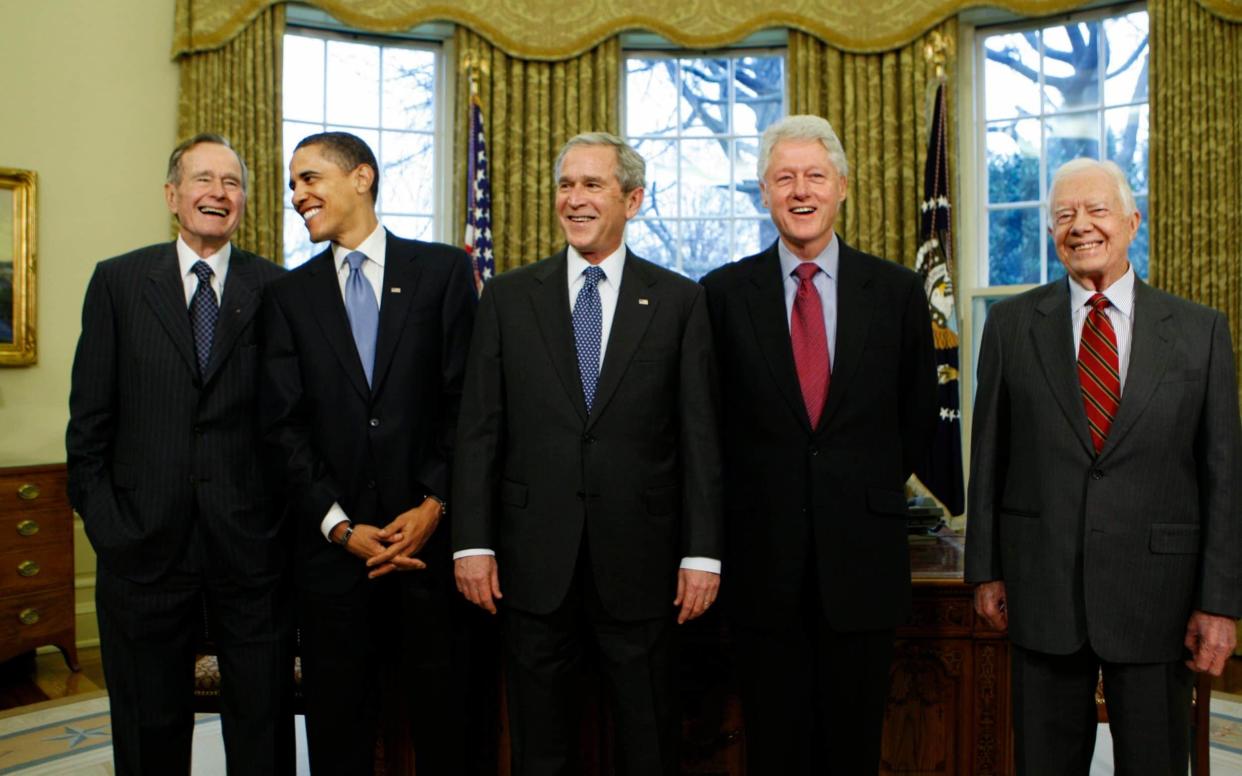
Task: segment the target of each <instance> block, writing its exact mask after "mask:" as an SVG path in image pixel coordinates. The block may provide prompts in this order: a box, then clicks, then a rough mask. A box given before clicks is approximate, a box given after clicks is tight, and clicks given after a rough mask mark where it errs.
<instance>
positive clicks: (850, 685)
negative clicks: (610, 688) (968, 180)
mask: <svg viewBox="0 0 1242 776" xmlns="http://www.w3.org/2000/svg"><path fill="white" fill-rule="evenodd" d="M758 172H759V178H760V190H761V191H762V194H763V202H764V204H765V205H766V206H767V207H768V209H769V210H770V211H771V215H772V221H773V223H775V224H776V228H777V231H778V232H779V233H780V239H779V240H777V241H776V242H775V243H773V244H772V245H771V246H769V247H768V248H767V249H766V250H765V251H763V252H762V253H759V254H757V255H755V256H749V257H747V258H744V259H742V260H740V261H738V262H735V263H733V264H729V265H727V266H725V267H721V268H720V269H717V270H716V271H714V272H712V273H711V274H709V275H708V276H707V277H705V278H704V279H703V285H704V286H705V287H706V288H707V301H708V310H709V312H710V313H711V317H712V324H713V333H714V336H715V337H716V345H717V354H718V358H717V360H718V362H719V363H720V368H721V372H722V377H721V389H722V394H723V396H722V398H723V403H722V407H723V411H722V412H721V421H722V428H723V432H724V433H723V439H722V441H723V453H724V460H725V465H724V472H725V476H724V487H725V501H724V503H725V560H724V569H726V572H725V575H724V577H723V580H724V583H723V584H724V587H723V591H722V596H723V598H724V600H725V601H726V607H727V609H728V611H729V613H730V615H731V617H732V625H733V631H732V633H733V637H734V641H735V644H736V646H737V650H738V667H739V669H740V676H741V680H742V703H743V706H744V711H745V714H746V754H747V759H748V769H747V770H748V772H749V773H760V774H781V775H782V776H802V775H803V774H808V773H840V774H851V775H853V774H861V773H875V772H876V770H877V769H878V764H879V758H880V735H881V729H882V725H883V719H884V706H885V701H886V699H887V693H888V673H889V664H890V663H891V661H892V654H893V635H894V629H895V628H896V626H897V625H899V624H901V623H903V622H904V621H905V620H906V618H907V617H908V616H909V613H910V561H909V556H908V551H907V546H906V522H905V516H906V498H905V492H904V489H903V487H904V484H905V482H906V479H907V477H909V475H910V472H911V471H912V470H913V468H914V463H915V462H916V461H919V460H921V458H922V456H923V454H924V451H925V450H926V445H927V444H928V442H929V440H930V437H931V434H932V432H933V431H934V428H935V422H936V416H935V411H936V381H935V366H934V363H933V349H932V339H931V320H930V317H929V314H928V310H927V299H926V297H925V296H924V294H923V284H922V281H921V280H920V279H919V277H918V275H916V274H915V273H914V272H912V271H910V270H908V269H905V268H904V267H902V266H900V265H899V264H895V263H893V262H890V261H884V260H882V259H879V258H876V257H875V256H869V255H867V254H865V253H862V252H861V251H857V250H855V249H853V248H851V247H850V246H848V245H846V244H845V243H844V242H843V241H842V240H841V239H840V238H839V237H837V235H836V233H835V232H834V230H833V227H834V224H835V223H836V219H837V212H838V208H839V207H840V205H841V203H842V201H843V200H844V199H845V196H846V191H847V175H848V174H849V166H848V163H847V161H846V158H845V152H844V151H843V150H842V148H841V143H840V141H839V140H838V139H837V136H836V133H835V132H833V130H832V127H831V126H830V125H829V124H828V122H827V121H825V120H824V119H822V118H819V117H817V116H790V117H788V118H785V119H783V120H781V121H779V122H777V123H776V124H773V125H772V126H771V127H769V128H768V129H767V131H766V132H764V135H763V139H762V141H761V143H760V148H759V164H758Z"/></svg>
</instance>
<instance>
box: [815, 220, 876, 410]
mask: <svg viewBox="0 0 1242 776" xmlns="http://www.w3.org/2000/svg"><path fill="white" fill-rule="evenodd" d="M837 243H838V245H839V246H840V259H839V262H838V265H837V275H838V277H837V343H836V347H835V348H834V349H833V354H832V355H833V358H832V379H831V380H830V381H829V382H828V400H827V402H825V404H824V412H823V415H822V416H821V418H820V421H819V428H818V429H817V431H819V432H820V433H822V432H823V430H824V429H825V428H827V427H828V424H829V423H830V422H831V421H832V418H833V416H834V415H835V414H836V413H837V410H838V409H839V408H840V407H841V402H842V397H843V396H844V395H845V393H846V391H847V390H848V388H849V385H850V382H851V381H852V379H853V377H854V374H855V373H856V372H857V371H858V365H859V364H860V363H861V362H862V354H863V347H864V346H865V345H866V343H867V334H868V332H869V330H870V328H871V316H872V313H873V311H874V310H875V305H874V304H873V303H872V301H871V295H872V289H871V273H870V271H868V269H867V267H866V265H865V264H864V263H863V262H862V261H860V260H859V257H858V256H857V252H856V251H855V250H854V249H853V248H851V247H850V246H848V245H846V244H845V241H844V240H841V238H840V237H838V238H837Z"/></svg>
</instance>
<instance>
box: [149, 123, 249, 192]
mask: <svg viewBox="0 0 1242 776" xmlns="http://www.w3.org/2000/svg"><path fill="white" fill-rule="evenodd" d="M204 143H214V144H215V145H222V146H224V147H225V148H227V149H229V150H230V151H232V152H233V155H234V156H236V157H237V163H238V164H239V165H241V174H242V180H241V183H242V191H245V190H246V187H247V184H248V183H249V182H250V171H249V170H247V169H246V160H245V159H242V158H241V154H239V153H237V149H236V148H234V147H233V144H232V143H230V142H229V139H228V138H227V137H225V136H224V135H217V134H216V133H214V132H199V133H198V134H197V135H195V136H194V137H192V138H189V139H188V140H182V141H181V142H180V143H178V144H177V147H176V148H174V149H173V151H172V154H170V155H169V157H168V175H167V177H165V179H164V180H166V181H167V182H169V183H171V184H172V185H174V186H177V185H180V183H181V172H182V170H181V157H183V156H185V155H186V152H188V151H189V150H190V149H191V148H194V147H195V146H200V145H202V144H204Z"/></svg>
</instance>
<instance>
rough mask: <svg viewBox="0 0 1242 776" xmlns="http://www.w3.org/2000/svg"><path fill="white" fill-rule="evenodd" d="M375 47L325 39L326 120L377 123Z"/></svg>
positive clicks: (355, 124)
mask: <svg viewBox="0 0 1242 776" xmlns="http://www.w3.org/2000/svg"><path fill="white" fill-rule="evenodd" d="M379 75H380V72H379V47H378V46H369V45H366V44H364V43H345V42H343V41H337V40H330V41H328V97H327V103H328V121H330V122H332V123H334V124H348V125H351V126H364V127H366V126H369V127H374V126H377V125H378V124H379V92H380V87H379Z"/></svg>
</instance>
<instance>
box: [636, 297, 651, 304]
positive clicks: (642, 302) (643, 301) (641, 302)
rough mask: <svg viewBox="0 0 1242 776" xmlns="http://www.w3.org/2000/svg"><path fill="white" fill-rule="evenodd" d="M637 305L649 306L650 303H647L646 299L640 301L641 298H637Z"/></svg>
mask: <svg viewBox="0 0 1242 776" xmlns="http://www.w3.org/2000/svg"><path fill="white" fill-rule="evenodd" d="M638 303H639V304H650V302H648V301H647V300H646V299H642V298H639V300H638Z"/></svg>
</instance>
